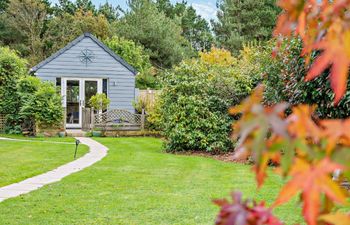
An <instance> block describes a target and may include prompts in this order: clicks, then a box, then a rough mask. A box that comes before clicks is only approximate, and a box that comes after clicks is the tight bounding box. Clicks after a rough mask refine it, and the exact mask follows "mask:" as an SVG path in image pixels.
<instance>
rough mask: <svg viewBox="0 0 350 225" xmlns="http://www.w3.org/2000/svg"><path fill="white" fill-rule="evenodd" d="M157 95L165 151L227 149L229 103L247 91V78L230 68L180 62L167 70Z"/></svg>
mask: <svg viewBox="0 0 350 225" xmlns="http://www.w3.org/2000/svg"><path fill="white" fill-rule="evenodd" d="M164 79H165V80H164V83H163V89H162V92H161V95H160V101H159V104H161V105H160V114H161V123H162V128H163V131H164V135H165V137H166V138H167V142H166V149H167V150H168V151H188V150H190V151H191V150H200V151H209V152H216V151H227V150H229V149H231V147H232V142H231V141H230V140H229V133H230V131H231V128H230V123H232V121H233V118H232V117H230V116H228V115H227V109H228V107H229V106H231V105H234V104H237V103H238V102H240V100H241V99H242V98H244V96H246V95H247V94H248V93H249V92H250V84H251V80H250V79H249V78H248V77H245V76H242V75H240V74H239V73H235V70H234V68H233V67H231V66H229V67H227V66H220V65H219V64H208V63H206V62H203V61H201V60H191V61H184V62H182V63H181V64H180V65H179V66H178V67H175V68H174V70H173V71H171V72H169V73H168V74H167V75H166V76H165V78H164Z"/></svg>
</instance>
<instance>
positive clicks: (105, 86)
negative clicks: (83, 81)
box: [102, 79, 108, 96]
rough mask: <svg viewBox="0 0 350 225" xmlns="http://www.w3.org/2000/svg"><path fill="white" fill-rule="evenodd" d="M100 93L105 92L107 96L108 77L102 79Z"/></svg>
mask: <svg viewBox="0 0 350 225" xmlns="http://www.w3.org/2000/svg"><path fill="white" fill-rule="evenodd" d="M102 93H105V94H106V96H108V79H103V80H102Z"/></svg>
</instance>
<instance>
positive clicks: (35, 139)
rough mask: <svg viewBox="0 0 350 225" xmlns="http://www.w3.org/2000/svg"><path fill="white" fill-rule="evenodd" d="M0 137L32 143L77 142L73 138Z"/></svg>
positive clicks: (6, 135) (0, 135)
mask: <svg viewBox="0 0 350 225" xmlns="http://www.w3.org/2000/svg"><path fill="white" fill-rule="evenodd" d="M0 137H6V138H12V139H25V140H32V141H52V142H75V139H74V138H73V137H25V136H23V135H18V134H0Z"/></svg>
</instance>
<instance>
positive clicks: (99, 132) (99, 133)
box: [92, 131, 102, 137]
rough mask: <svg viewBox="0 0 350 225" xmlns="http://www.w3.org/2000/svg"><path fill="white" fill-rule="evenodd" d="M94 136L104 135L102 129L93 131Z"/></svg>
mask: <svg viewBox="0 0 350 225" xmlns="http://www.w3.org/2000/svg"><path fill="white" fill-rule="evenodd" d="M92 136H93V137H102V131H92Z"/></svg>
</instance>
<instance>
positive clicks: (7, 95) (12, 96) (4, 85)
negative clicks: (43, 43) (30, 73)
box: [0, 47, 27, 132]
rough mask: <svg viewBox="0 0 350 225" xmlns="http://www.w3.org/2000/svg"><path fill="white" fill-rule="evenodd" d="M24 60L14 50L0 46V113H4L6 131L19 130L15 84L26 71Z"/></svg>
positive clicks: (17, 99)
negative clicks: (5, 116)
mask: <svg viewBox="0 0 350 225" xmlns="http://www.w3.org/2000/svg"><path fill="white" fill-rule="evenodd" d="M26 64H27V62H26V60H23V59H21V58H20V57H19V56H18V55H17V54H16V52H15V51H13V50H10V49H9V48H7V47H0V99H1V101H0V113H1V114H6V115H7V118H6V131H14V132H19V130H20V127H19V124H18V122H17V121H18V116H17V113H18V111H19V108H20V105H19V96H18V94H17V90H16V85H17V82H18V80H19V79H20V78H22V77H24V76H25V74H26V71H27V68H26Z"/></svg>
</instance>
